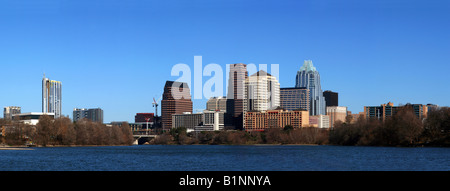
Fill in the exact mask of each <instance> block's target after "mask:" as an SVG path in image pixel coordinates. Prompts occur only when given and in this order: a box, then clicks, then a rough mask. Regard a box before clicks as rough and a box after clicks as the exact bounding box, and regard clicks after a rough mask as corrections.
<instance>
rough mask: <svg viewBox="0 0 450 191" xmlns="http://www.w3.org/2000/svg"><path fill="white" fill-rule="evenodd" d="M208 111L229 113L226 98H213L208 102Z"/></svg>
mask: <svg viewBox="0 0 450 191" xmlns="http://www.w3.org/2000/svg"><path fill="white" fill-rule="evenodd" d="M206 110H208V111H224V112H226V111H227V98H226V97H212V98H209V100H208V101H207V102H206Z"/></svg>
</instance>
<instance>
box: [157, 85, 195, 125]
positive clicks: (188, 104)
mask: <svg viewBox="0 0 450 191" xmlns="http://www.w3.org/2000/svg"><path fill="white" fill-rule="evenodd" d="M162 97H163V99H162V100H161V117H162V127H163V128H164V129H170V128H172V115H173V114H183V113H184V112H191V113H192V101H191V93H190V89H189V86H188V85H187V83H185V82H174V81H166V85H165V86H164V93H163V96H162Z"/></svg>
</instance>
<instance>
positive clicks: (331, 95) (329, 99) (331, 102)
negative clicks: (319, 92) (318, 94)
mask: <svg viewBox="0 0 450 191" xmlns="http://www.w3.org/2000/svg"><path fill="white" fill-rule="evenodd" d="M323 97H324V98H325V103H326V106H327V107H328V106H339V99H338V93H337V92H332V91H330V90H326V91H324V92H323Z"/></svg>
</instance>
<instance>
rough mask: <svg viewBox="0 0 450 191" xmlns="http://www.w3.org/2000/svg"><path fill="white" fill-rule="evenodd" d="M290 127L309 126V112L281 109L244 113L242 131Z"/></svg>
mask: <svg viewBox="0 0 450 191" xmlns="http://www.w3.org/2000/svg"><path fill="white" fill-rule="evenodd" d="M286 125H291V126H293V127H294V128H302V127H306V126H308V125H309V112H308V111H305V110H294V111H287V110H283V109H281V108H277V109H276V110H267V111H250V112H245V116H244V129H245V130H246V131H263V130H265V129H269V128H284V127H285V126H286Z"/></svg>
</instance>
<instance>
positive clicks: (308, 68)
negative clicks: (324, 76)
mask: <svg viewBox="0 0 450 191" xmlns="http://www.w3.org/2000/svg"><path fill="white" fill-rule="evenodd" d="M295 87H297V88H307V89H309V98H310V100H311V102H310V108H311V109H310V110H309V114H310V115H325V112H326V111H325V98H324V97H323V91H322V88H321V87H320V75H319V72H318V71H317V70H316V68H315V67H314V66H313V63H312V61H311V60H305V62H304V64H303V66H302V67H301V68H300V70H299V71H298V72H297V77H296V81H295Z"/></svg>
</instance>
